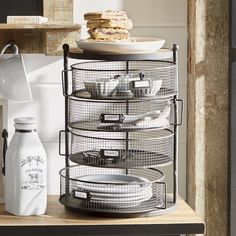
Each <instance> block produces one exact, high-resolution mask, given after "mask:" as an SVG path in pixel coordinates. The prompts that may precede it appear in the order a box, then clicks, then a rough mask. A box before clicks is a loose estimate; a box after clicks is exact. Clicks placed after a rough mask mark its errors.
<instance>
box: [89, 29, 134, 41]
mask: <svg viewBox="0 0 236 236" xmlns="http://www.w3.org/2000/svg"><path fill="white" fill-rule="evenodd" d="M88 33H89V35H90V38H91V39H102V40H110V41H112V40H124V39H128V38H129V36H130V34H129V31H128V30H126V29H114V28H98V29H89V30H88Z"/></svg>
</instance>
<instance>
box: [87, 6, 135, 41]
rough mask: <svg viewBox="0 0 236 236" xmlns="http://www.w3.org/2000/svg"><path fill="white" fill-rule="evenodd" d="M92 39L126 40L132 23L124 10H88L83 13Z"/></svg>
mask: <svg viewBox="0 0 236 236" xmlns="http://www.w3.org/2000/svg"><path fill="white" fill-rule="evenodd" d="M84 19H85V20H86V21H87V28H89V30H88V33H89V35H90V38H91V39H93V40H111V41H113V40H127V39H128V38H129V36H130V34H129V30H130V29H132V27H133V23H132V20H131V19H128V17H127V14H126V12H125V11H112V10H107V11H105V12H89V13H86V14H85V15H84Z"/></svg>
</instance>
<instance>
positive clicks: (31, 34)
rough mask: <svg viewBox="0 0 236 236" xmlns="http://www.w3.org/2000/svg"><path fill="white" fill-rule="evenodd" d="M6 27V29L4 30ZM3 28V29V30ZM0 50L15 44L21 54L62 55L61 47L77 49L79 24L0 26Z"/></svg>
mask: <svg viewBox="0 0 236 236" xmlns="http://www.w3.org/2000/svg"><path fill="white" fill-rule="evenodd" d="M6 26H7V27H8V28H6ZM4 27H5V28H4ZM0 32H1V37H0V49H1V48H3V47H4V46H5V45H6V44H8V43H9V42H12V41H13V42H15V43H16V44H17V45H18V47H19V51H20V53H21V54H35V53H42V54H45V55H48V56H59V55H63V51H62V45H63V44H64V43H67V44H69V45H70V47H71V48H73V47H77V45H76V40H78V39H80V32H81V25H80V24H42V25H20V26H19V25H15V24H14V25H13V24H12V25H10V24H0Z"/></svg>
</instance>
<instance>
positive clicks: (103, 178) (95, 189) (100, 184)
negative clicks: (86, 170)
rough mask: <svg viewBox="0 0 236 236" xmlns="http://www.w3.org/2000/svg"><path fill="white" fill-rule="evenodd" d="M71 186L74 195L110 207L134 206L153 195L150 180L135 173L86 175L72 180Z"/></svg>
mask: <svg viewBox="0 0 236 236" xmlns="http://www.w3.org/2000/svg"><path fill="white" fill-rule="evenodd" d="M71 187H72V191H73V194H74V197H78V198H84V199H85V198H86V199H87V200H89V201H90V202H93V203H101V204H103V205H104V206H106V207H110V208H130V207H134V206H137V205H139V204H141V203H142V202H144V201H147V200H148V199H150V198H151V197H152V195H153V194H152V184H151V183H150V181H149V180H148V179H146V178H143V177H138V176H135V175H122V174H94V175H84V176H79V177H77V178H76V179H75V180H74V181H72V183H71ZM82 193H85V194H82Z"/></svg>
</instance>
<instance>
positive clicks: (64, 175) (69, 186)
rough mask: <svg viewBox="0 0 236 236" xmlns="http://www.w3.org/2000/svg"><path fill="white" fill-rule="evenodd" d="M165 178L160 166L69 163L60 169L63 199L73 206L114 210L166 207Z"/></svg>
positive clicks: (122, 212) (69, 205) (63, 201)
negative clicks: (131, 166)
mask: <svg viewBox="0 0 236 236" xmlns="http://www.w3.org/2000/svg"><path fill="white" fill-rule="evenodd" d="M163 179H164V174H163V173H162V172H161V171H159V170H157V169H141V170H137V169H135V170H124V169H112V168H96V167H88V166H72V167H67V168H64V169H62V170H61V171H60V185H61V188H60V189H61V192H60V202H61V203H62V204H63V205H65V206H67V207H70V208H76V209H80V210H84V211H91V212H103V213H113V214H115V213H120V214H124V213H125V214H126V213H143V212H149V211H152V210H156V209H163V208H165V207H166V185H165V183H164V182H162V181H163Z"/></svg>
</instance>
